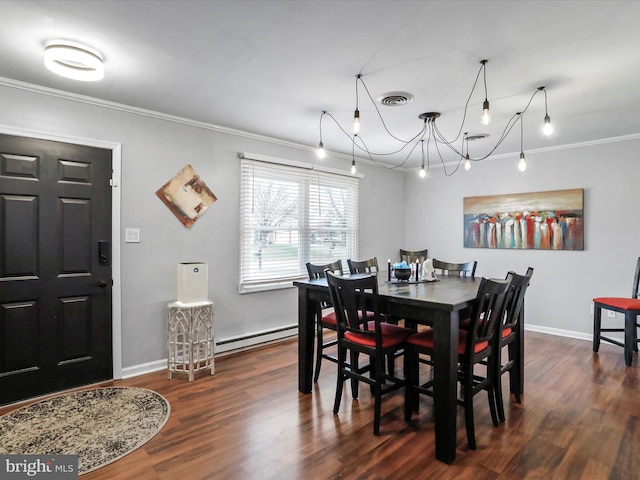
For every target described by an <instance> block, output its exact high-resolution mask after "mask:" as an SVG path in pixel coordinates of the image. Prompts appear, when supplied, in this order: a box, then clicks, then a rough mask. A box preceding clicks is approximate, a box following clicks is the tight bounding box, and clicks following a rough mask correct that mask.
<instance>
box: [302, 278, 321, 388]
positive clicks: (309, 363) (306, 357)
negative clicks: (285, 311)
mask: <svg viewBox="0 0 640 480" xmlns="http://www.w3.org/2000/svg"><path fill="white" fill-rule="evenodd" d="M316 311H317V302H316V301H314V300H311V299H310V298H309V294H308V290H307V289H306V288H300V287H299V288H298V390H299V391H300V392H302V393H311V387H312V380H313V378H312V377H313V350H314V348H313V347H314V345H313V337H314V335H315V321H316V319H315V314H316Z"/></svg>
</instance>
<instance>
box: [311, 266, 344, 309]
mask: <svg viewBox="0 0 640 480" xmlns="http://www.w3.org/2000/svg"><path fill="white" fill-rule="evenodd" d="M327 270H328V271H330V272H332V273H335V274H337V275H343V274H344V270H343V269H342V260H336V261H335V262H331V263H325V264H324V265H317V264H316V265H314V264H313V263H310V262H307V273H308V274H309V280H316V279H318V278H325V277H326V275H325V271H327ZM331 306H332V305H331V303H329V302H325V301H322V302H320V309H321V310H324V309H325V308H330V307H331Z"/></svg>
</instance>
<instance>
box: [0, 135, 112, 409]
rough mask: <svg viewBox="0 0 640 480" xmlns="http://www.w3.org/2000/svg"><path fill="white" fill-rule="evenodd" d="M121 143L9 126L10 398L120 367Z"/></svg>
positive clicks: (5, 167)
mask: <svg viewBox="0 0 640 480" xmlns="http://www.w3.org/2000/svg"><path fill="white" fill-rule="evenodd" d="M110 178H111V150H105V149H100V148H94V147H87V146H81V145H71V144H66V143H61V142H55V141H49V140H40V139H32V138H26V137H18V136H9V135H0V404H5V403H10V402H13V401H17V400H22V399H25V398H30V397H34V396H38V395H42V394H45V393H50V392H55V391H58V390H64V389H67V388H72V387H76V386H80V385H86V384H90V383H95V382H99V381H102V380H108V379H111V378H112V377H113V368H112V366H113V360H112V317H111V290H112V287H111V284H112V280H111V245H110V243H111V187H110V183H109V180H110Z"/></svg>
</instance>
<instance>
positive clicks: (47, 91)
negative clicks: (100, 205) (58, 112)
mask: <svg viewBox="0 0 640 480" xmlns="http://www.w3.org/2000/svg"><path fill="white" fill-rule="evenodd" d="M0 86H5V87H9V88H15V89H19V90H25V91H28V92H32V93H37V94H41V95H48V96H51V97H57V98H62V99H65V100H70V101H74V102H78V103H85V104H88V105H94V106H99V107H103V108H109V109H111V110H118V111H121V112H126V113H131V114H134V115H140V116H143V117H150V118H155V119H159V120H165V121H168V122H173V123H178V124H181V125H187V126H191V127H196V128H202V129H204V130H212V131H215V132H221V133H227V134H230V135H236V136H239V137H244V138H249V139H252V140H259V141H263V142H268V143H273V144H276V145H281V146H285V147H291V148H296V149H301V150H307V151H310V152H315V150H316V148H315V147H310V146H309V145H304V144H301V143H296V142H290V141H287V140H282V139H279V138H274V137H268V136H266V135H259V134H256V133H251V132H246V131H243V130H237V129H234V128H229V127H223V126H221V125H215V124H212V123H207V122H200V121H197V120H192V119H190V118H185V117H179V116H176V115H169V114H166V113H162V112H156V111H154V110H147V109H144V108H138V107H133V106H131V105H125V104H122V103H116V102H110V101H108V100H101V99H99V98H95V97H89V96H86V95H79V94H76V93H70V92H65V91H64V90H57V89H54V88H49V87H43V86H41V85H35V84H31V83H26V82H21V81H18V80H13V79H11V78H6V77H0ZM638 139H640V133H634V134H629V135H621V136H618V137H609V138H599V139H595V140H589V141H586V142H577V143H568V144H563V145H554V146H550V147H544V148H538V149H532V150H527V155H535V154H539V153H548V152H555V151H560V150H571V149H575V148H582V147H591V146H594V145H603V144H607V143H616V142H626V141H630V140H638ZM327 153H328V154H330V155H331V156H332V157H334V158H342V159H346V160H351V159H352V157H351V155H345V154H342V153H337V152H330V151H328V152H327ZM519 155H520V152H510V153H501V154H498V155H492V156H491V157H489V158H487V159H485V160H483V161H484V162H486V161H487V160H501V159H506V158H513V157H518V156H519ZM356 158H357V161H358V162H361V163H366V164H369V165H375V164H374V162H372V161H371V160H369V159H368V158H361V157H356ZM456 163H458V160H455V161H452V162H445V165H454V164H456ZM433 167H435V168H442V167H443V165H441V164H437V165H432V168H433ZM397 170H400V171H406V172H408V171H412V170H415V168H397Z"/></svg>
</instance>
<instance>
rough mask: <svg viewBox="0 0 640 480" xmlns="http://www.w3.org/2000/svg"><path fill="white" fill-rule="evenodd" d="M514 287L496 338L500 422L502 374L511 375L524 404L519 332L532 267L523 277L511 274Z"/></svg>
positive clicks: (501, 415) (513, 388)
mask: <svg viewBox="0 0 640 480" xmlns="http://www.w3.org/2000/svg"><path fill="white" fill-rule="evenodd" d="M508 276H510V277H511V284H510V286H509V292H508V293H507V299H506V301H505V309H504V316H503V320H502V322H500V323H499V324H498V333H497V334H496V335H495V342H496V353H495V355H496V361H495V362H494V367H495V368H496V370H495V378H496V382H495V392H496V406H497V410H498V420H500V421H501V422H504V421H505V416H504V402H503V399H502V382H501V380H500V379H501V378H502V375H504V374H505V373H507V372H509V385H511V391H512V392H513V394H514V397H515V400H516V402H517V403H521V395H522V391H521V385H522V378H521V375H522V371H523V365H521V362H520V358H522V356H521V355H520V353H521V352H520V351H519V350H520V348H521V345H522V340H523V339H521V338H520V332H521V330H522V328H521V326H519V323H520V322H522V321H523V320H524V318H523V317H524V298H525V294H526V293H527V289H528V288H529V284H530V283H531V277H532V276H533V268H531V267H529V268H528V269H527V272H526V273H525V274H524V275H518V274H517V273H515V272H509V273H508ZM505 347H507V348H508V350H507V359H506V361H504V362H503V360H502V350H503V349H504V348H505Z"/></svg>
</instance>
